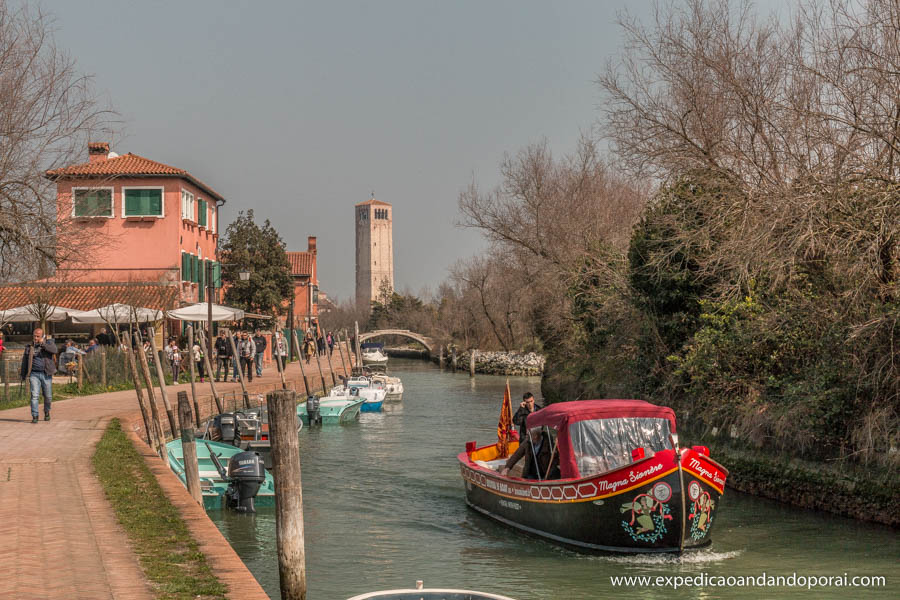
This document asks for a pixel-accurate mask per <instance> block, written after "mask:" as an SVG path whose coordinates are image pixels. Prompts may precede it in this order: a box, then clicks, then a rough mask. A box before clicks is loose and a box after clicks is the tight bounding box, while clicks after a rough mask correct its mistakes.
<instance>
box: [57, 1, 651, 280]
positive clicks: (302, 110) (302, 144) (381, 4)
mask: <svg viewBox="0 0 900 600" xmlns="http://www.w3.org/2000/svg"><path fill="white" fill-rule="evenodd" d="M40 5H41V6H42V7H43V8H44V9H45V10H46V11H47V12H49V13H51V14H53V15H54V16H55V18H56V27H57V28H58V30H57V33H56V41H57V44H58V46H60V47H61V48H63V49H66V50H67V51H69V52H71V54H72V55H73V56H74V57H75V58H76V59H77V61H78V66H79V68H80V69H81V70H82V71H83V72H86V73H90V74H93V75H94V77H95V83H96V88H97V90H98V91H99V92H101V93H102V94H103V95H105V96H108V98H109V100H110V102H111V103H112V104H113V105H114V107H115V108H116V109H117V110H118V111H119V112H120V113H121V115H122V118H123V120H124V124H123V135H122V139H120V140H118V141H117V142H116V143H115V144H114V147H113V150H114V151H116V152H118V153H120V154H124V153H126V152H134V153H136V154H140V155H142V156H145V157H147V158H150V159H153V160H157V161H160V162H163V163H167V164H170V165H174V166H177V167H180V168H184V169H187V170H188V171H189V172H190V173H191V174H193V175H194V176H196V177H198V178H200V179H201V180H203V181H205V182H206V183H208V184H209V185H210V186H212V187H213V188H214V189H215V190H217V191H218V192H219V193H220V194H222V195H223V196H225V198H226V199H227V204H226V205H225V207H224V210H223V214H222V221H221V222H222V224H223V229H224V225H225V224H227V223H228V222H230V221H231V220H232V219H233V218H234V217H235V216H236V214H237V212H238V211H240V210H246V209H248V208H252V209H253V210H254V211H255V215H256V217H257V220H258V221H262V220H264V219H269V220H271V222H272V223H273V224H274V226H275V227H276V228H277V229H278V230H279V231H280V233H281V235H282V237H283V239H284V240H285V241H286V242H287V245H288V249H289V250H305V249H306V238H307V236H308V235H315V236H317V237H318V248H319V279H320V285H321V287H322V289H323V290H324V291H326V292H327V293H329V294H330V295H332V296H337V297H340V298H347V297H349V296H350V295H351V294H352V293H353V289H354V237H353V235H354V233H353V210H352V208H353V205H354V204H355V203H357V202H361V201H363V200H367V199H368V198H369V196H370V193H371V192H372V191H373V190H374V191H375V194H376V197H377V198H378V199H379V200H383V201H385V202H390V203H391V204H392V205H393V206H394V268H395V286H396V287H397V288H398V289H400V290H404V289H409V290H412V291H419V290H420V289H421V288H422V287H424V286H431V287H434V286H436V284H438V283H439V282H440V281H442V280H444V279H445V278H446V276H447V268H448V267H449V266H450V265H451V264H452V263H453V262H455V261H456V260H457V259H459V258H463V257H466V256H469V255H471V254H473V253H474V252H476V251H477V250H478V249H479V248H482V247H483V246H484V243H483V242H482V240H481V238H480V236H479V235H478V234H477V233H476V232H473V231H468V230H462V229H459V228H457V227H456V226H455V223H456V221H457V220H458V218H459V217H458V211H457V197H458V195H459V192H460V190H461V189H462V188H464V187H465V186H466V185H467V184H468V183H469V182H470V181H471V180H472V179H473V177H474V179H475V180H476V181H477V182H479V184H480V185H482V186H483V187H485V188H488V187H493V186H494V185H495V184H496V183H497V182H498V180H499V175H498V168H497V167H498V164H499V162H500V160H501V159H502V157H503V154H504V152H515V151H516V150H518V149H520V148H521V147H523V146H525V145H527V144H529V143H531V142H534V141H538V140H540V139H541V138H542V137H545V138H547V140H548V141H549V143H550V145H551V148H553V150H554V152H556V153H557V154H563V153H566V152H569V151H571V150H572V149H573V148H574V145H575V141H576V139H577V138H578V136H579V134H580V133H581V131H583V130H587V129H589V128H590V127H591V126H592V124H593V123H594V122H595V120H596V119H597V117H598V110H597V106H598V103H599V101H600V97H599V90H598V88H597V86H596V85H595V84H594V83H593V81H594V79H595V78H596V75H597V73H598V72H599V71H600V70H601V69H602V68H603V65H604V63H605V61H606V59H607V58H608V57H609V56H611V55H613V54H615V53H616V52H617V51H618V48H619V45H620V43H621V39H622V37H621V35H620V32H619V30H618V27H617V26H616V25H615V19H616V13H617V11H620V10H621V9H622V8H623V7H625V6H626V5H627V6H628V10H629V11H630V12H631V13H632V14H635V15H639V16H640V15H647V14H649V12H650V8H649V7H650V6H651V5H650V2H649V1H648V0H639V1H638V0H631V1H630V2H623V1H619V0H614V1H609V2H604V1H601V0H593V1H565V2H561V1H554V2H549V1H545V2H531V1H523V0H515V1H512V0H510V1H503V2H499V1H488V0H480V1H451V0H443V1H423V0H417V1H402V2H401V1H378V2H375V1H371V2H343V1H327V2H326V1H322V2H316V3H308V2H296V1H283V2H282V1H279V2H276V1H255V2H213V1H187V0H181V1H171V2H162V1H152V0H143V1H140V2H132V1H127V0H126V1H125V2H123V1H122V0H117V1H110V0H81V1H74V0H54V1H51V0H45V1H43V2H41V4H40ZM98 141H102V140H98ZM84 158H85V160H86V159H87V155H86V151H85V157H84Z"/></svg>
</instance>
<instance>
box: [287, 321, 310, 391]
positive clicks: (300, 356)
mask: <svg viewBox="0 0 900 600" xmlns="http://www.w3.org/2000/svg"><path fill="white" fill-rule="evenodd" d="M291 336H292V337H291V340H293V342H294V345H295V346H297V348H300V344H298V343H297V332H296V331H295V330H293V329H291ZM297 354H298V360H297V362H298V363H299V364H300V373H301V374H302V375H303V388H304V389H305V390H306V396H307V398H308V397H309V396H312V392H311V391H309V379H307V378H306V369H304V368H303V351H302V350H301V351H300V352H298V353H297Z"/></svg>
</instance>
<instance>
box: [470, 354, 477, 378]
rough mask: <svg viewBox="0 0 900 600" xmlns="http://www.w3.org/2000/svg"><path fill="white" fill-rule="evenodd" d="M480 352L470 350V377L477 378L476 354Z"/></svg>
mask: <svg viewBox="0 0 900 600" xmlns="http://www.w3.org/2000/svg"><path fill="white" fill-rule="evenodd" d="M477 353H478V350H476V349H475V348H472V349H471V350H469V377H475V354H477Z"/></svg>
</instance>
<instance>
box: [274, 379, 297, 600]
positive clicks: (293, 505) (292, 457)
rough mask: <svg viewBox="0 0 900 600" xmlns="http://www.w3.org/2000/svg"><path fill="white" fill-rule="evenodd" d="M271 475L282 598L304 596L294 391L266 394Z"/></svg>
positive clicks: (291, 598) (295, 599)
mask: <svg viewBox="0 0 900 600" xmlns="http://www.w3.org/2000/svg"><path fill="white" fill-rule="evenodd" d="M266 404H267V405H268V408H269V436H270V438H269V439H271V441H272V476H273V477H274V479H275V548H276V552H277V554H278V574H279V579H280V582H281V597H282V599H283V600H305V599H306V555H305V548H304V541H303V486H302V485H301V479H300V443H299V438H298V437H297V394H296V393H295V392H293V391H291V390H276V391H274V392H270V393H268V394H266Z"/></svg>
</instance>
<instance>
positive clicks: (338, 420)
mask: <svg viewBox="0 0 900 600" xmlns="http://www.w3.org/2000/svg"><path fill="white" fill-rule="evenodd" d="M362 404H363V399H362V398H360V399H358V400H354V401H345V400H339V399H338V400H329V399H328V397H327V396H326V397H325V398H322V400H321V402H320V404H319V415H320V416H321V417H322V424H323V425H343V424H346V423H352V422H354V421H356V420H357V419H358V418H359V412H360V409H361V408H362ZM297 417H298V418H299V419H300V420H301V421H302V422H303V425H306V426H308V425H309V413H308V412H307V411H306V402H301V403H300V404H298V405H297Z"/></svg>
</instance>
